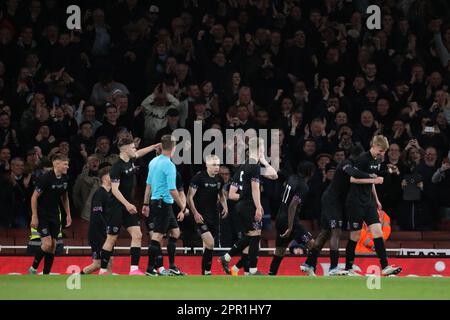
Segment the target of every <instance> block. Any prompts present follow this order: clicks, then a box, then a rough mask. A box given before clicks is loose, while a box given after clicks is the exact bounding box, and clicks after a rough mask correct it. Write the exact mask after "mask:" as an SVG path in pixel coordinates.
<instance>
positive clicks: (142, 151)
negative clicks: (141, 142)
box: [136, 143, 161, 158]
mask: <svg viewBox="0 0 450 320" xmlns="http://www.w3.org/2000/svg"><path fill="white" fill-rule="evenodd" d="M160 145H161V144H160V143H157V144H153V145H151V146H148V147H146V148H142V149H139V150H138V151H136V157H137V158H140V157H143V156H145V155H146V154H147V153H150V152H152V151H154V150H156V149H158V147H159V146H160Z"/></svg>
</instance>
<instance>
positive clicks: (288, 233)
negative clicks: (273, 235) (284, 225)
mask: <svg viewBox="0 0 450 320" xmlns="http://www.w3.org/2000/svg"><path fill="white" fill-rule="evenodd" d="M291 232H292V228H288V229H287V230H286V231H285V232H284V233H283V234H282V235H280V238H288V237H289V236H290V235H291Z"/></svg>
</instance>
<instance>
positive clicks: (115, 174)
mask: <svg viewBox="0 0 450 320" xmlns="http://www.w3.org/2000/svg"><path fill="white" fill-rule="evenodd" d="M121 171H122V168H121V166H120V163H119V162H116V163H115V164H113V166H112V167H111V170H110V171H109V176H110V177H111V182H112V183H119V182H120V175H121Z"/></svg>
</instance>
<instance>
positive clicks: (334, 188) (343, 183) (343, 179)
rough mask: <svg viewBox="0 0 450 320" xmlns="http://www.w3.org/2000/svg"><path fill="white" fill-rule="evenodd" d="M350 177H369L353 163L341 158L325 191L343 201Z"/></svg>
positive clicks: (348, 187)
mask: <svg viewBox="0 0 450 320" xmlns="http://www.w3.org/2000/svg"><path fill="white" fill-rule="evenodd" d="M350 177H354V178H357V179H369V178H370V176H369V174H368V173H366V172H362V171H360V170H358V169H356V168H355V167H354V163H353V162H352V161H351V160H349V159H346V160H343V161H341V163H339V165H338V166H337V168H336V172H335V173H334V176H333V180H331V182H330V184H329V185H328V187H327V189H326V190H325V192H326V193H327V195H329V196H330V197H332V198H333V199H336V200H340V201H345V198H346V196H347V193H348V190H349V189H350V184H351V183H350Z"/></svg>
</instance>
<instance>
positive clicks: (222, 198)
mask: <svg viewBox="0 0 450 320" xmlns="http://www.w3.org/2000/svg"><path fill="white" fill-rule="evenodd" d="M219 202H220V204H221V205H222V208H224V209H225V210H226V211H227V212H228V204H227V198H226V197H225V192H224V191H223V190H221V191H220V193H219Z"/></svg>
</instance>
